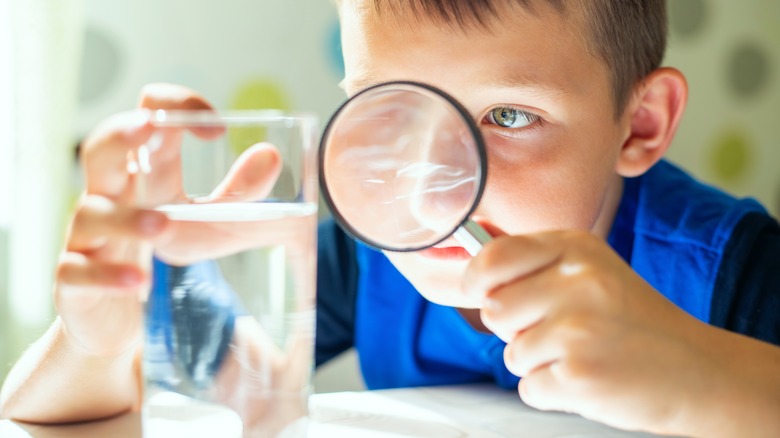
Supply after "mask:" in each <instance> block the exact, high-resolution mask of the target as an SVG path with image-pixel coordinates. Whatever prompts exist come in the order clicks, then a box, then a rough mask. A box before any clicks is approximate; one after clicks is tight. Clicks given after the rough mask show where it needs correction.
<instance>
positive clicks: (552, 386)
mask: <svg viewBox="0 0 780 438" xmlns="http://www.w3.org/2000/svg"><path fill="white" fill-rule="evenodd" d="M561 368H562V367H561V365H560V362H551V363H549V364H546V365H543V366H541V367H537V368H535V369H534V370H533V371H531V372H530V373H527V374H526V375H525V376H524V377H523V378H522V379H520V384H519V385H518V392H519V394H520V398H522V399H523V402H525V403H526V404H527V405H529V406H532V407H534V408H536V409H541V410H545V411H551V410H556V411H570V409H568V405H567V393H566V388H565V387H564V386H563V385H561V383H560V378H559V374H560V373H561Z"/></svg>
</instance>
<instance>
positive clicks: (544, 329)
mask: <svg viewBox="0 0 780 438" xmlns="http://www.w3.org/2000/svg"><path fill="white" fill-rule="evenodd" d="M557 328H558V325H557V324H556V323H555V322H553V320H550V319H547V320H544V321H542V322H540V323H538V324H536V325H534V326H533V327H531V328H529V329H527V330H524V331H522V332H520V333H517V334H516V335H515V336H514V338H513V339H511V340H510V341H509V342H508V343H507V346H506V348H504V363H505V364H506V367H507V369H508V370H509V371H510V372H512V374H514V375H516V376H520V377H522V376H525V375H528V374H530V373H531V372H532V371H533V370H534V369H536V368H540V367H542V366H545V365H549V364H550V363H552V362H555V361H557V360H559V359H561V357H563V355H564V354H565V353H566V351H565V347H564V346H565V345H567V343H566V342H565V340H563V339H561V338H560V337H559V336H561V335H562V334H561V333H560V331H559V330H558V329H557ZM563 335H564V336H565V334H563Z"/></svg>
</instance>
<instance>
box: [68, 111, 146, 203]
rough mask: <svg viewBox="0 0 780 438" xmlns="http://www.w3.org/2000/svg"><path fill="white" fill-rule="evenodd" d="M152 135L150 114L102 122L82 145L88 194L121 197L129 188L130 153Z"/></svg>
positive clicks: (130, 114)
mask: <svg viewBox="0 0 780 438" xmlns="http://www.w3.org/2000/svg"><path fill="white" fill-rule="evenodd" d="M153 132H154V128H153V127H152V124H151V123H150V120H149V112H148V111H142V110H135V111H130V112H125V113H120V114H117V115H115V116H113V117H110V118H109V119H107V120H106V121H105V122H103V123H101V124H100V125H99V126H98V127H97V128H96V129H95V130H94V131H93V132H92V133H91V134H90V135H89V136H88V137H87V138H86V139H85V140H84V142H83V144H82V149H81V162H82V165H83V167H84V170H85V173H86V175H85V176H86V190H87V193H92V194H98V195H103V196H109V197H112V198H115V197H118V196H120V195H121V194H122V193H123V192H124V190H125V188H126V187H127V181H128V174H127V156H128V153H130V152H131V151H133V150H135V149H137V148H138V147H139V146H140V145H142V144H144V143H145V142H146V141H148V140H149V138H150V137H151V135H152V133H153Z"/></svg>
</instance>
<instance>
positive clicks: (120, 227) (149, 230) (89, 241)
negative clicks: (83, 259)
mask: <svg viewBox="0 0 780 438" xmlns="http://www.w3.org/2000/svg"><path fill="white" fill-rule="evenodd" d="M168 224H169V221H168V218H167V217H166V216H165V214H163V213H161V212H158V211H153V210H135V209H128V208H124V207H120V206H118V205H117V204H115V203H114V202H112V201H111V200H109V199H107V198H105V197H101V196H88V197H86V198H85V199H84V200H83V201H82V204H81V206H80V207H79V209H78V211H77V212H76V214H75V215H74V218H73V222H72V224H71V229H70V233H69V238H68V242H67V244H66V249H67V250H68V251H73V252H89V251H93V250H96V249H98V248H100V247H102V246H103V245H105V244H106V242H108V241H109V240H110V239H112V238H118V237H131V238H146V239H150V238H153V237H154V236H158V235H160V234H162V233H163V232H164V231H165V229H166V228H167V227H168Z"/></svg>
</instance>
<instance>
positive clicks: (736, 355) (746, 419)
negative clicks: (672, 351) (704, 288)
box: [664, 323, 780, 438]
mask: <svg viewBox="0 0 780 438" xmlns="http://www.w3.org/2000/svg"><path fill="white" fill-rule="evenodd" d="M692 333H693V334H694V335H695V339H696V342H695V344H692V349H693V350H695V351H697V353H698V355H697V356H698V360H694V361H693V363H692V364H691V365H690V366H692V367H693V371H694V375H695V376H696V377H695V381H694V382H689V383H693V384H692V385H688V386H686V390H684V391H682V392H683V394H681V403H680V410H679V412H678V413H677V414H676V415H673V416H672V418H670V421H669V423H668V425H669V430H666V431H664V432H665V433H673V434H677V435H685V436H693V437H708V438H710V437H712V438H717V437H734V436H751V437H761V436H780V417H778V416H777V412H780V373H778V371H777V370H780V348H777V347H776V346H773V345H770V344H766V343H764V342H761V341H758V340H756V339H752V338H749V337H746V336H743V335H740V334H737V333H732V332H729V331H726V330H723V329H720V328H717V327H713V326H709V325H706V324H703V323H702V324H700V326H699V327H697V328H696V330H694V331H693V332H692Z"/></svg>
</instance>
